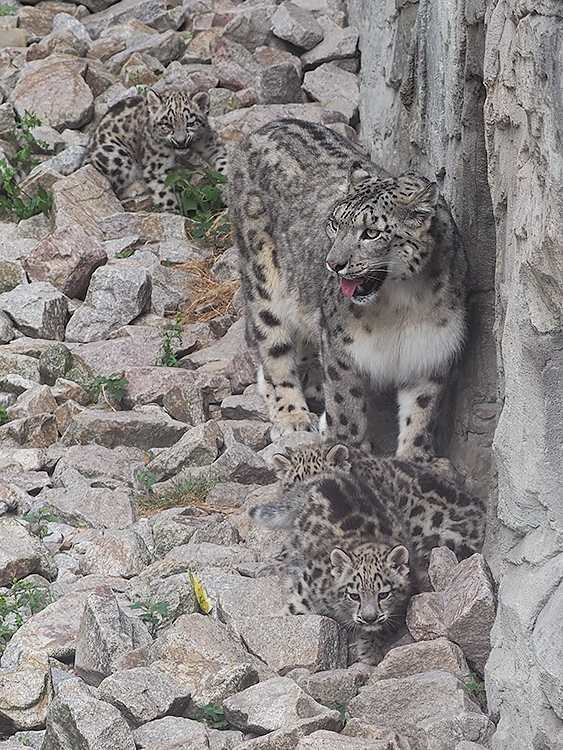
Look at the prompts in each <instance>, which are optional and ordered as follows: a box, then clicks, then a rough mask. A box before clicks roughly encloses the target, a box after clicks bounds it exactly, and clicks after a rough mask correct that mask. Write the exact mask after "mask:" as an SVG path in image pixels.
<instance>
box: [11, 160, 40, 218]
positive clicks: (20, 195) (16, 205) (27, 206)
mask: <svg viewBox="0 0 563 750" xmlns="http://www.w3.org/2000/svg"><path fill="white" fill-rule="evenodd" d="M17 171H18V170H17V169H14V167H11V166H10V165H9V164H8V162H7V161H6V159H0V216H4V215H5V214H7V213H12V212H13V213H15V214H16V216H17V217H18V219H30V218H31V217H32V216H36V215H37V214H41V213H44V214H45V216H48V215H49V213H50V211H51V206H52V204H53V199H52V197H51V196H50V195H49V193H48V192H47V191H46V190H45V188H44V187H42V186H39V187H38V188H37V195H35V196H34V197H33V198H32V197H30V196H29V195H27V193H25V192H24V191H23V190H22V189H21V188H20V187H19V186H18V184H17V183H16V174H17Z"/></svg>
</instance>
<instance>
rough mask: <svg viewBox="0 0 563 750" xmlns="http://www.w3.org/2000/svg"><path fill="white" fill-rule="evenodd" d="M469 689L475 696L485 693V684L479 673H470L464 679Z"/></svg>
mask: <svg viewBox="0 0 563 750" xmlns="http://www.w3.org/2000/svg"><path fill="white" fill-rule="evenodd" d="M463 679H464V680H465V685H466V687H467V689H468V690H469V691H470V692H472V693H473V694H474V695H481V693H484V692H485V682H484V680H482V679H481V678H480V677H479V675H478V674H477V672H470V673H469V674H466V675H465V677H464V678H463Z"/></svg>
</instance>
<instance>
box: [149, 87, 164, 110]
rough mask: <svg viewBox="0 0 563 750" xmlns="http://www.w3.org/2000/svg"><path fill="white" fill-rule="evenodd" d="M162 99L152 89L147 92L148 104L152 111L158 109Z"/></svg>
mask: <svg viewBox="0 0 563 750" xmlns="http://www.w3.org/2000/svg"><path fill="white" fill-rule="evenodd" d="M161 101H162V99H161V98H160V96H159V95H158V94H157V93H156V91H153V90H152V89H148V91H147V102H148V104H149V107H150V108H151V109H154V107H157V106H158V105H159V104H160V102H161Z"/></svg>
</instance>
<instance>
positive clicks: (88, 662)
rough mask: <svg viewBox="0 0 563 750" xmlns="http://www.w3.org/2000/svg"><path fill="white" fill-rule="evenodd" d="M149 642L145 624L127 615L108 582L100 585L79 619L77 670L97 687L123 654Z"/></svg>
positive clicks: (92, 593) (114, 668)
mask: <svg viewBox="0 0 563 750" xmlns="http://www.w3.org/2000/svg"><path fill="white" fill-rule="evenodd" d="M149 643H152V638H151V636H150V633H149V632H148V630H147V627H146V625H145V624H144V623H143V622H141V620H137V619H133V618H130V617H127V615H126V614H125V613H124V612H123V611H122V610H121V609H120V607H119V604H118V603H117V599H116V598H115V594H114V593H113V591H112V590H111V589H110V587H109V586H99V587H97V588H95V589H94V590H93V591H92V592H91V593H90V594H89V595H88V599H87V601H86V606H85V607H84V612H83V614H82V619H81V620H80V627H79V629H78V635H77V638H76V653H75V658H74V664H75V668H76V671H77V672H78V674H79V675H80V676H81V677H82V678H83V679H84V680H85V681H86V682H87V683H89V684H90V685H95V686H96V687H97V686H98V685H99V684H100V683H101V682H102V680H103V679H104V677H107V676H108V675H110V674H112V672H115V671H116V669H117V662H118V661H119V659H120V658H121V657H122V656H124V655H125V654H127V653H128V652H130V651H134V650H135V649H137V648H142V647H143V646H147V645H148V644H149ZM125 679H127V678H125ZM122 684H123V682H122ZM101 697H103V696H101ZM110 702H111V701H110ZM151 718H155V717H154V716H152V717H151Z"/></svg>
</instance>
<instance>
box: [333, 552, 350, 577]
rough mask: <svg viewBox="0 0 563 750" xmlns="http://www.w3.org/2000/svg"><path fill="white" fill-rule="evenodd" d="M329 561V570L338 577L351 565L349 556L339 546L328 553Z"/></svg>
mask: <svg viewBox="0 0 563 750" xmlns="http://www.w3.org/2000/svg"><path fill="white" fill-rule="evenodd" d="M330 562H331V563H332V570H331V571H330V572H331V575H333V576H334V577H335V578H340V576H341V575H342V574H343V573H344V572H345V571H346V570H347V569H348V568H351V567H352V560H351V558H350V557H349V556H348V555H347V554H346V552H344V550H343V549H340V548H339V547H335V548H334V549H333V550H332V552H331V553H330Z"/></svg>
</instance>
